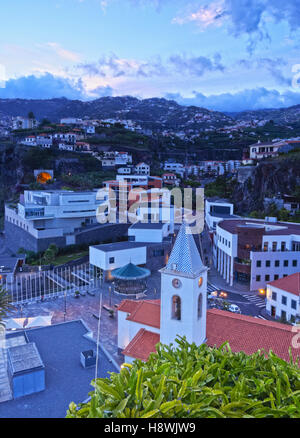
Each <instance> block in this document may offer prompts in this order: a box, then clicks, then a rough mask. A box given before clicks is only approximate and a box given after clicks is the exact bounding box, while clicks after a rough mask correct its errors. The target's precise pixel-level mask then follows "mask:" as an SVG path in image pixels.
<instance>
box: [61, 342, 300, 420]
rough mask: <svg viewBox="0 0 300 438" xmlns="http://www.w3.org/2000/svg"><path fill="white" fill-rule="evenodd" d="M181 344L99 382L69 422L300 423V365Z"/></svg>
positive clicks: (225, 347) (72, 408) (71, 409)
mask: <svg viewBox="0 0 300 438" xmlns="http://www.w3.org/2000/svg"><path fill="white" fill-rule="evenodd" d="M176 342H177V344H178V346H177V348H176V349H173V350H172V348H171V347H169V346H164V345H161V344H159V345H158V346H157V353H156V354H151V355H150V357H149V360H148V362H146V363H144V362H142V361H140V360H136V361H134V362H133V364H126V365H124V367H123V368H122V369H121V371H120V373H111V376H110V379H109V378H101V379H97V380H96V381H93V382H92V384H93V386H94V387H95V391H94V392H93V393H91V394H90V396H91V400H90V401H89V402H88V403H83V404H80V405H79V406H78V407H77V406H76V405H75V404H74V403H71V404H70V406H69V410H68V413H67V418H95V417H98V418H198V417H199V418H241V417H243V418H288V417H294V418H299V417H300V379H299V368H298V363H293V361H292V360H291V362H290V363H287V362H285V361H284V360H282V359H280V358H279V357H278V356H276V355H275V354H273V353H272V352H269V353H268V354H266V353H265V352H262V351H258V352H257V353H255V354H252V355H250V356H248V355H246V354H245V353H243V352H240V353H232V351H231V349H230V347H229V345H226V344H224V345H223V346H221V347H220V348H218V349H216V348H210V347H208V346H207V345H201V346H200V347H197V346H196V345H195V344H192V345H190V344H188V343H187V342H186V340H185V339H182V338H180V339H178V340H177V341H176Z"/></svg>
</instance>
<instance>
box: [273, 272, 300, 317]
mask: <svg viewBox="0 0 300 438" xmlns="http://www.w3.org/2000/svg"><path fill="white" fill-rule="evenodd" d="M266 311H267V313H268V314H269V315H270V316H272V317H273V318H279V319H282V320H285V321H290V322H292V323H295V322H297V321H298V320H299V319H300V272H297V273H296V274H292V275H288V276H287V277H285V278H281V279H279V280H275V281H272V282H271V283H268V285H267V294H266Z"/></svg>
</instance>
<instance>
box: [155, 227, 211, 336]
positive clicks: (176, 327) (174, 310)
mask: <svg viewBox="0 0 300 438" xmlns="http://www.w3.org/2000/svg"><path fill="white" fill-rule="evenodd" d="M207 271H208V268H207V267H206V266H204V264H203V262H202V260H201V257H200V254H199V251H198V249H197V246H196V243H195V240H194V236H193V234H192V232H191V229H190V228H189V226H188V225H186V224H183V225H182V226H181V228H180V230H179V233H178V235H177V238H176V241H175V244H174V247H173V249H172V252H171V255H170V258H169V260H168V263H167V265H166V267H165V268H163V269H161V271H160V272H161V314H160V341H161V342H162V343H163V344H167V345H169V344H171V343H174V341H175V339H176V337H177V336H182V337H183V336H185V337H186V339H187V341H188V342H189V343H193V342H194V343H195V344H196V345H201V344H202V343H204V342H205V341H206V310H207Z"/></svg>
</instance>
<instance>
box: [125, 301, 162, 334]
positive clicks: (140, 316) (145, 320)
mask: <svg viewBox="0 0 300 438" xmlns="http://www.w3.org/2000/svg"><path fill="white" fill-rule="evenodd" d="M138 304H139V305H138V306H137V307H136V308H135V309H134V310H133V312H132V313H131V314H130V316H128V317H127V319H128V321H133V322H138V323H140V324H145V325H147V326H149V327H155V328H160V302H153V301H150V300H148V301H139V303H138Z"/></svg>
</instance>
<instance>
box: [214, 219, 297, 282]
mask: <svg viewBox="0 0 300 438" xmlns="http://www.w3.org/2000/svg"><path fill="white" fill-rule="evenodd" d="M213 257H214V264H215V267H216V268H217V270H218V271H219V272H220V274H221V275H222V276H223V277H224V279H225V280H226V281H227V283H229V284H230V285H232V284H233V282H234V281H237V282H241V283H245V284H248V285H249V288H250V290H259V289H265V288H266V285H267V284H268V283H269V282H270V281H273V280H277V279H279V278H283V277H285V276H288V275H291V274H294V273H296V272H298V271H299V268H300V224H294V223H286V222H277V220H276V218H266V219H265V220H258V219H240V218H239V219H229V220H224V221H221V222H219V223H218V224H217V226H216V233H215V235H214V245H213Z"/></svg>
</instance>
